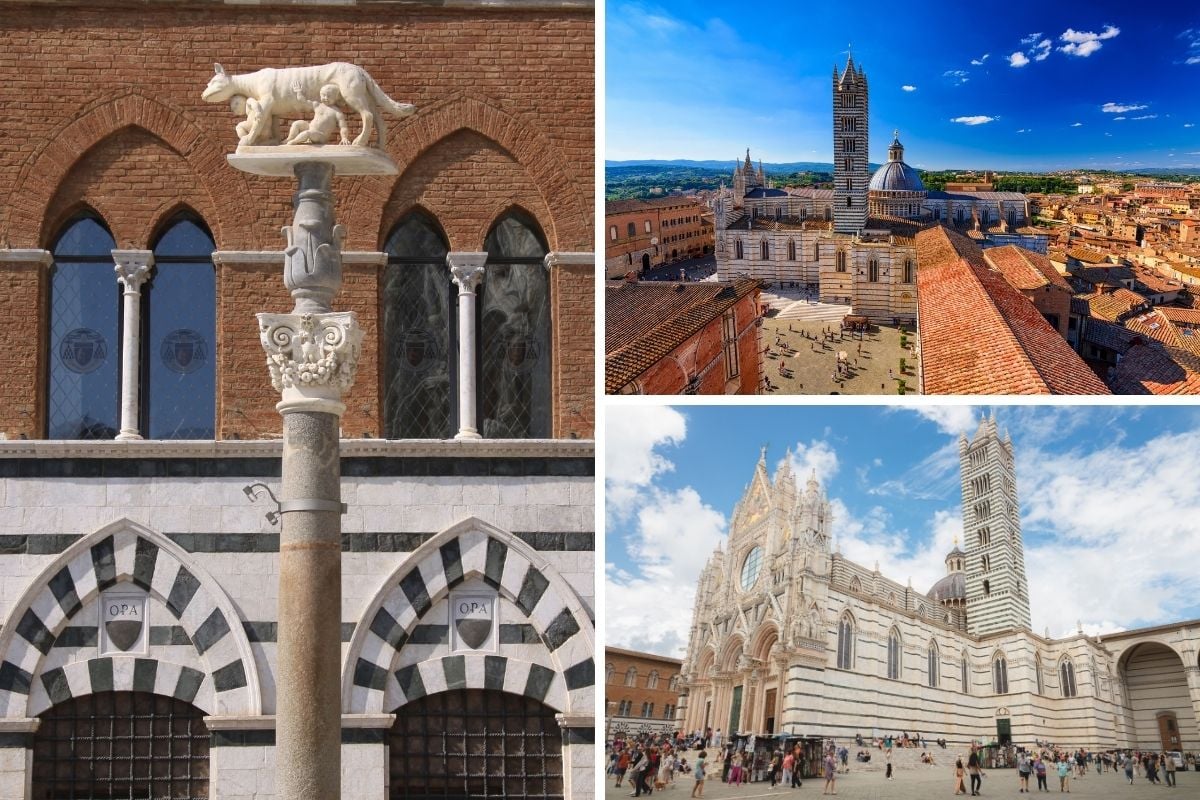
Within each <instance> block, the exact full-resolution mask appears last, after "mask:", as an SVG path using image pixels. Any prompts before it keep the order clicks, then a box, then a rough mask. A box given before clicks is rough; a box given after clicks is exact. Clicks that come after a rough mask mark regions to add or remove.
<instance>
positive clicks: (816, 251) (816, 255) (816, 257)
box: [813, 242, 821, 264]
mask: <svg viewBox="0 0 1200 800" xmlns="http://www.w3.org/2000/svg"><path fill="white" fill-rule="evenodd" d="M813 262H814V263H817V264H819V263H820V262H821V243H820V242H813Z"/></svg>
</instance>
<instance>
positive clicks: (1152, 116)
mask: <svg viewBox="0 0 1200 800" xmlns="http://www.w3.org/2000/svg"><path fill="white" fill-rule="evenodd" d="M1133 119H1135V120H1138V119H1158V114H1142V115H1141V116H1140V117H1133Z"/></svg>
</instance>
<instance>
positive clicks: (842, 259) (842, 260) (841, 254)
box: [836, 250, 846, 272]
mask: <svg viewBox="0 0 1200 800" xmlns="http://www.w3.org/2000/svg"><path fill="white" fill-rule="evenodd" d="M836 269H837V271H838V272H845V271H846V251H845V250H838V251H837V260H836Z"/></svg>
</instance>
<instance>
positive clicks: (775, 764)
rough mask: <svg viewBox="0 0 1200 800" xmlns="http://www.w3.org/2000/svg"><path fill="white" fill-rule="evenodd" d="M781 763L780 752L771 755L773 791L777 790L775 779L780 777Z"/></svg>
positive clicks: (770, 772)
mask: <svg viewBox="0 0 1200 800" xmlns="http://www.w3.org/2000/svg"><path fill="white" fill-rule="evenodd" d="M781 762H782V759H780V757H779V753H778V752H776V753H772V754H771V767H770V771H769V774H770V776H771V788H772V789H774V788H775V779H776V778H778V777H779V765H780V763H781Z"/></svg>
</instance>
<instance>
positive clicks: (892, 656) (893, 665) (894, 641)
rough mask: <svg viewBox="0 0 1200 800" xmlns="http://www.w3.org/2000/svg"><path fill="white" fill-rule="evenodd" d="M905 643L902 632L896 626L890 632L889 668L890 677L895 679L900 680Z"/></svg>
mask: <svg viewBox="0 0 1200 800" xmlns="http://www.w3.org/2000/svg"><path fill="white" fill-rule="evenodd" d="M903 654H904V645H903V644H902V643H901V641H900V633H899V631H897V630H896V629H895V628H893V629H892V632H891V633H890V634H888V660H887V670H888V677H889V678H891V679H892V680H894V681H897V680H900V672H901V669H902V668H903V663H902V662H903V658H904V655H903Z"/></svg>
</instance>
